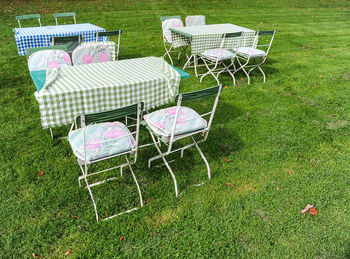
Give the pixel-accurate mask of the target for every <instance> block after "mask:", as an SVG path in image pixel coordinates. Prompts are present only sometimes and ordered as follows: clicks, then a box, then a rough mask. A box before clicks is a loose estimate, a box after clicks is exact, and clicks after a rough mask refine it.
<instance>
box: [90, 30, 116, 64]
mask: <svg viewBox="0 0 350 259" xmlns="http://www.w3.org/2000/svg"><path fill="white" fill-rule="evenodd" d="M121 35H122V30H113V31H104V32H95V37H96V41H106V40H107V38H106V37H108V40H109V41H110V37H111V36H112V37H113V36H118V39H117V41H116V44H114V46H113V44H108V46H109V48H110V50H111V54H112V56H113V57H114V58H113V59H114V60H118V58H119V48H120V36H121ZM101 38H102V39H101ZM115 45H116V46H115Z"/></svg>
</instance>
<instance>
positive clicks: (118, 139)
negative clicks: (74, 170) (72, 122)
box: [68, 122, 135, 161]
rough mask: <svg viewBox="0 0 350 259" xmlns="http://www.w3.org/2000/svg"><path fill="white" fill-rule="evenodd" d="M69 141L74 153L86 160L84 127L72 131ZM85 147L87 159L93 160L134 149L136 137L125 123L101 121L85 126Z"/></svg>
mask: <svg viewBox="0 0 350 259" xmlns="http://www.w3.org/2000/svg"><path fill="white" fill-rule="evenodd" d="M68 141H69V143H70V145H71V147H72V149H73V152H74V154H75V155H76V156H77V157H78V158H79V159H81V160H83V161H85V159H84V145H83V128H80V129H77V130H73V131H71V132H70V133H69V136H68ZM85 147H86V160H87V161H93V160H97V159H100V158H104V157H108V156H112V155H116V154H120V153H124V152H127V151H130V150H132V149H133V148H134V147H135V139H134V138H133V136H132V135H130V131H129V129H128V128H127V127H126V126H125V125H124V124H123V123H120V122H113V123H110V122H107V123H100V124H94V125H89V126H87V127H85Z"/></svg>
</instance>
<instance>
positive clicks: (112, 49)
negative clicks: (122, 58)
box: [80, 37, 118, 60]
mask: <svg viewBox="0 0 350 259" xmlns="http://www.w3.org/2000/svg"><path fill="white" fill-rule="evenodd" d="M106 38H107V37H106ZM96 43H97V42H93V41H90V42H83V43H81V44H80V45H82V46H84V45H94V44H96ZM100 44H103V45H106V46H107V47H108V49H109V51H110V53H111V56H112V57H113V60H118V56H116V54H117V53H116V51H115V47H116V43H115V42H114V41H104V42H103V43H102V42H101V43H100Z"/></svg>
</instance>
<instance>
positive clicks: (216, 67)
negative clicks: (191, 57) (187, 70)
mask: <svg viewBox="0 0 350 259" xmlns="http://www.w3.org/2000/svg"><path fill="white" fill-rule="evenodd" d="M241 36H242V32H237V33H226V34H223V35H222V39H221V40H220V41H218V38H217V37H208V41H209V43H208V46H211V47H212V46H217V45H219V43H220V45H219V46H218V47H217V48H209V49H207V50H205V51H203V52H202V53H200V55H199V57H200V58H201V59H202V60H203V62H204V65H205V66H206V68H207V69H208V71H207V72H206V73H204V74H202V76H201V78H200V82H202V80H203V78H204V77H205V76H207V75H209V74H211V75H212V76H213V77H214V78H215V80H216V81H217V83H218V84H220V82H219V75H220V74H221V73H223V72H228V73H229V74H230V75H231V77H232V79H233V84H234V85H235V84H236V79H235V77H234V74H233V72H232V71H235V69H236V68H235V64H234V61H235V58H236V51H237V49H238V48H239V45H240V41H241ZM210 41H213V42H210ZM227 61H230V62H229V64H226V63H225V62H227ZM211 66H212V67H211Z"/></svg>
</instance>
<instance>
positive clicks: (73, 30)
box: [13, 23, 106, 56]
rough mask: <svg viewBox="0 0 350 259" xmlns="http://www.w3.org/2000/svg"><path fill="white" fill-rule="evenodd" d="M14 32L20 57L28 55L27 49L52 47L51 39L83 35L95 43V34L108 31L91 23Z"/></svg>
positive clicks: (86, 39) (23, 29)
mask: <svg viewBox="0 0 350 259" xmlns="http://www.w3.org/2000/svg"><path fill="white" fill-rule="evenodd" d="M13 30H14V32H15V39H16V44H17V50H18V54H19V55H20V56H23V55H25V54H26V49H27V48H36V47H48V46H50V38H51V37H62V36H76V35H82V36H83V40H84V41H93V40H95V39H96V38H95V36H94V34H95V32H102V31H106V30H105V29H103V28H101V27H98V26H96V25H93V24H90V23H82V24H67V25H58V26H56V25H54V26H42V27H27V28H15V29H13Z"/></svg>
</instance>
